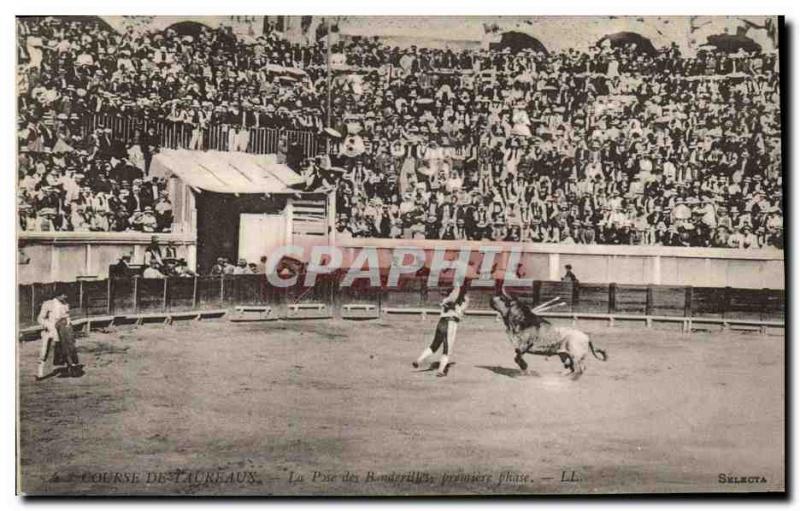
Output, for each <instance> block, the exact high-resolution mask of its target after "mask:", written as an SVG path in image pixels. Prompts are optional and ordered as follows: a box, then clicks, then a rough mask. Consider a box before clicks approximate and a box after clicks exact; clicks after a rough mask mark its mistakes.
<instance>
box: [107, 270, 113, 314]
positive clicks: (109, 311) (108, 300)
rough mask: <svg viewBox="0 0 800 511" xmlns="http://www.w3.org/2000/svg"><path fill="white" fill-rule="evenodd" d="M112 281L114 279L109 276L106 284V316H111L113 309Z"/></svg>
mask: <svg viewBox="0 0 800 511" xmlns="http://www.w3.org/2000/svg"><path fill="white" fill-rule="evenodd" d="M111 281H112V278H111V276H110V275H109V277H108V282H106V314H109V315H110V314H111V309H112V301H111Z"/></svg>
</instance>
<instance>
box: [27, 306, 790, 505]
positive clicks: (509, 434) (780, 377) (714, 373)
mask: <svg viewBox="0 0 800 511" xmlns="http://www.w3.org/2000/svg"><path fill="white" fill-rule="evenodd" d="M434 326H435V319H433V318H430V319H427V320H426V321H423V320H422V319H419V318H389V319H386V320H381V321H380V322H346V321H341V320H338V321H333V320H331V321H304V322H274V323H249V324H242V323H239V324H233V323H229V322H228V321H225V320H218V321H210V322H206V323H185V324H177V325H174V326H169V327H162V326H142V327H138V328H132V327H128V328H127V329H126V328H120V329H118V330H115V331H113V332H109V333H99V332H96V333H92V334H91V335H90V336H88V337H84V338H81V339H79V340H78V345H79V350H80V352H81V357H82V362H84V363H85V364H86V371H87V372H86V375H85V376H84V377H83V378H79V379H72V378H50V379H47V380H45V381H42V382H38V383H37V382H35V381H34V375H35V369H36V357H37V354H38V349H39V346H38V343H33V342H31V343H25V344H22V345H20V350H19V362H20V370H19V392H20V400H19V406H20V419H21V424H20V427H19V441H20V455H21V464H22V466H21V470H22V479H21V481H22V490H23V491H24V492H25V493H28V494H42V493H46V494H111V493H113V494H215V495H220V494H257V495H268V494H275V495H293V494H306V495H310V494H337V495H352V494H392V495H408V494H418V495H430V494H516V493H597V492H602V493H609V492H611V493H618V492H623V493H627V492H636V493H643V492H696V491H704V492H719V491H724V492H731V491H769V490H773V491H774V490H782V489H783V488H784V484H785V483H784V358H783V354H784V339H783V338H782V337H762V336H760V335H755V334H743V333H733V332H729V333H724V334H723V333H716V334H701V333H698V334H693V335H681V334H680V333H674V332H661V331H649V330H628V329H613V330H612V329H605V328H596V329H592V330H588V331H589V332H590V333H591V334H592V339H593V342H594V343H595V345H596V346H599V347H602V348H605V349H607V350H608V352H609V355H610V360H609V361H608V362H601V361H599V360H596V359H593V358H590V359H588V362H587V366H588V369H587V373H586V374H585V375H584V376H583V378H581V379H580V380H578V381H571V380H569V379H567V378H565V377H563V376H561V371H562V370H563V368H562V367H561V365H560V363H559V362H558V359H557V357H553V358H550V359H549V360H545V359H544V358H542V357H532V356H529V357H528V361H529V363H530V366H531V368H532V369H534V370H536V371H537V372H538V374H537V375H533V376H522V375H520V373H519V371H518V370H517V369H516V366H515V364H514V362H513V352H512V350H511V348H510V345H509V344H508V343H507V341H506V340H505V334H504V332H503V331H502V328H501V325H500V324H498V323H496V322H495V321H494V320H492V319H474V318H468V319H467V320H465V322H463V323H462V324H461V330H460V334H459V338H458V343H457V345H456V347H455V357H454V360H455V361H456V365H455V366H454V367H453V368H452V370H451V372H450V375H449V376H448V377H447V378H436V377H435V372H434V371H430V370H429V371H422V370H414V369H413V368H412V367H411V364H410V362H411V361H412V360H413V359H414V358H415V357H416V356H417V355H418V353H419V352H420V351H421V350H422V348H423V347H424V346H425V344H426V343H427V342H429V341H430V338H431V337H430V336H431V334H432V332H433V328H434ZM720 474H723V475H724V476H723V477H722V479H723V480H728V477H727V476H730V477H731V478H738V479H739V480H741V478H743V477H744V478H748V477H749V478H751V479H750V481H751V482H738V483H724V484H723V483H721V482H720ZM562 480H564V481H562ZM756 480H758V482H756ZM745 481H747V479H745Z"/></svg>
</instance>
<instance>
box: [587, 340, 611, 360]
mask: <svg viewBox="0 0 800 511" xmlns="http://www.w3.org/2000/svg"><path fill="white" fill-rule="evenodd" d="M589 349H591V350H592V355H594V358H596V359H598V360H602V361H603V362H605V361H606V360H608V354H607V353H606V350H601V349H600V348H597V349H595V347H594V344H592V341H589ZM598 353H599V354H600V355H602V356H603V357H602V358H600V357H599V356H597V354H598Z"/></svg>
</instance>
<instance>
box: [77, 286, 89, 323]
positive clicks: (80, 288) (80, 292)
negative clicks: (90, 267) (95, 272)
mask: <svg viewBox="0 0 800 511" xmlns="http://www.w3.org/2000/svg"><path fill="white" fill-rule="evenodd" d="M78 309H79V310H80V311H81V314H83V315H84V316H86V315H87V313H86V312H87V311H85V310H83V281H82V280H79V281H78Z"/></svg>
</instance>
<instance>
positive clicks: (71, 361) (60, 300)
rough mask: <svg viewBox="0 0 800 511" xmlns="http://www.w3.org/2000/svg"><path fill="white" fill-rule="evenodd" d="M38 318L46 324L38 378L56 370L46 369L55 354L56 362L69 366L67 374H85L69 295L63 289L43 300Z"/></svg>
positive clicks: (37, 372)
mask: <svg viewBox="0 0 800 511" xmlns="http://www.w3.org/2000/svg"><path fill="white" fill-rule="evenodd" d="M36 321H37V323H39V325H41V326H42V327H43V328H44V330H42V334H41V339H42V345H41V350H40V352H39V367H38V369H37V371H36V378H37V379H42V378H45V377H46V376H48V375H49V374H50V373H52V371H47V372H45V367H46V365H47V360H48V359H49V358H51V354H52V359H51V360H52V366H60V365H66V366H67V367H66V371H65V372H63V373H62V374H63V375H64V376H81V375H82V374H83V372H82V367H81V366H80V365H79V363H78V352H77V350H76V349H75V334H74V332H73V331H72V321H71V320H70V317H69V304H68V303H67V295H66V294H64V293H60V294H58V295H56V296H55V297H54V298H52V299H51V300H47V301H45V302H44V303H42V308H41V309H40V310H39V315H38V316H37V318H36Z"/></svg>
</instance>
